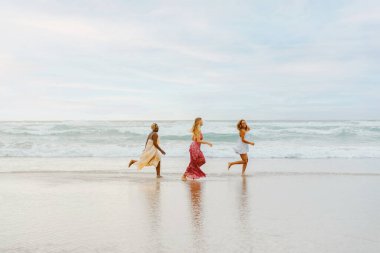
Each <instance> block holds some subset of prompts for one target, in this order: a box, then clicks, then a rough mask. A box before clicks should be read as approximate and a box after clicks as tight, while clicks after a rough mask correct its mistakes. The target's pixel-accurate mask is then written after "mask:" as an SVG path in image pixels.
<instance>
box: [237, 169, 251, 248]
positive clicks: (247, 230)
mask: <svg viewBox="0 0 380 253" xmlns="http://www.w3.org/2000/svg"><path fill="white" fill-rule="evenodd" d="M247 188H248V183H247V176H243V177H242V181H241V194H240V204H239V213H238V214H239V221H240V238H241V240H242V242H243V243H242V244H241V245H242V247H243V248H242V250H243V251H244V252H250V250H252V247H251V246H250V245H249V244H250V243H251V242H252V238H251V223H250V215H251V213H250V209H249V191H247Z"/></svg>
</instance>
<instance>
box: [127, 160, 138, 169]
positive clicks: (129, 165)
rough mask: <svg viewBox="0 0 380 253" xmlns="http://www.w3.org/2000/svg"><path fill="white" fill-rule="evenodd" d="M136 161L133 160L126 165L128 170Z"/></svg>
mask: <svg viewBox="0 0 380 253" xmlns="http://www.w3.org/2000/svg"><path fill="white" fill-rule="evenodd" d="M135 162H136V161H135V160H131V161H130V162H129V164H128V168H129V167H131V166H132V164H134V163H135Z"/></svg>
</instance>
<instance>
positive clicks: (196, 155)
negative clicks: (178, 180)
mask: <svg viewBox="0 0 380 253" xmlns="http://www.w3.org/2000/svg"><path fill="white" fill-rule="evenodd" d="M202 126H203V120H202V118H196V119H195V120H194V124H193V127H192V128H191V132H192V133H193V137H192V140H193V142H192V143H191V145H190V149H189V152H190V163H189V166H187V169H186V171H185V173H184V174H183V176H182V180H184V181H185V180H187V178H192V179H198V178H202V177H205V176H206V174H205V173H204V172H203V171H202V170H201V166H202V165H203V164H205V163H206V159H205V157H204V155H203V153H202V151H201V144H207V145H209V146H210V147H212V144H211V143H210V142H207V141H204V140H203V135H202V132H201V127H202Z"/></svg>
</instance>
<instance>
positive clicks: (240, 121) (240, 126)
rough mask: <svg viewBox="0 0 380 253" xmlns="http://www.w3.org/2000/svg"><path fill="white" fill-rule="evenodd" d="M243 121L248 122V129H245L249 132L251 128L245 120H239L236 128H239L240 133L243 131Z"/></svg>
mask: <svg viewBox="0 0 380 253" xmlns="http://www.w3.org/2000/svg"><path fill="white" fill-rule="evenodd" d="M243 121H245V122H246V123H245V125H246V127H245V129H244V130H245V131H249V130H251V128H249V126H248V124H247V121H246V120H244V119H241V120H239V122H238V123H237V124H236V128H237V129H238V130H239V131H240V130H242V129H243V126H242V125H241V123H242V122H243Z"/></svg>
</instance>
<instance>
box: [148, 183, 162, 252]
mask: <svg viewBox="0 0 380 253" xmlns="http://www.w3.org/2000/svg"><path fill="white" fill-rule="evenodd" d="M160 188H161V180H160V179H156V182H155V183H154V184H152V183H151V182H149V184H148V185H147V186H146V187H144V193H145V196H146V199H147V205H148V209H147V210H149V213H148V219H149V224H150V225H151V226H150V233H151V236H150V238H151V240H152V241H150V244H151V245H152V246H153V247H152V250H154V252H160V250H161V249H162V242H161V232H160V231H161V198H160Z"/></svg>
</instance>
